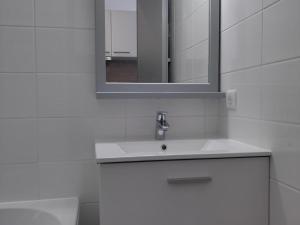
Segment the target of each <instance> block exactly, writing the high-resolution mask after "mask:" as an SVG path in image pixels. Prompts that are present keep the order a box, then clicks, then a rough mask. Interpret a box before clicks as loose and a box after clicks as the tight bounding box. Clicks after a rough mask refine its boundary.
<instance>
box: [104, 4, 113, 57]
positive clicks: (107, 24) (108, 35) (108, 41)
mask: <svg viewBox="0 0 300 225" xmlns="http://www.w3.org/2000/svg"><path fill="white" fill-rule="evenodd" d="M111 55H112V49H111V13H110V10H105V56H107V57H110V56H111Z"/></svg>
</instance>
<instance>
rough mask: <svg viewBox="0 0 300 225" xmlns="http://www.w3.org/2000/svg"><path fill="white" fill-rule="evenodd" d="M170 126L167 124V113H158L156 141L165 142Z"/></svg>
mask: <svg viewBox="0 0 300 225" xmlns="http://www.w3.org/2000/svg"><path fill="white" fill-rule="evenodd" d="M169 127H170V125H169V123H168V122H167V113H166V112H158V113H157V115H156V129H155V139H156V140H165V138H166V132H167V131H168V129H169Z"/></svg>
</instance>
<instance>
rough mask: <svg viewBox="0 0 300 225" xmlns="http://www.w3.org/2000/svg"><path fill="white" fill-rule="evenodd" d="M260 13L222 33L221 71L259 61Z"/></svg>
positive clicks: (247, 65) (257, 63) (252, 64)
mask: <svg viewBox="0 0 300 225" xmlns="http://www.w3.org/2000/svg"><path fill="white" fill-rule="evenodd" d="M261 35H262V14H261V13H259V14H257V15H255V16H253V17H250V18H248V19H247V20H245V21H243V22H242V23H240V24H238V25H236V26H234V27H232V28H231V29H228V30H226V31H225V32H223V33H222V43H221V47H222V49H221V71H222V73H225V72H230V71H233V70H238V69H243V68H247V67H252V66H256V65H259V64H260V63H261Z"/></svg>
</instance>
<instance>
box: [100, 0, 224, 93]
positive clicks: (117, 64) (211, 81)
mask: <svg viewBox="0 0 300 225" xmlns="http://www.w3.org/2000/svg"><path fill="white" fill-rule="evenodd" d="M219 20H220V0H96V56H97V57H96V67H97V94H98V95H99V96H100V97H101V96H104V97H105V96H107V97H109V96H120V97H124V96H133V97H139V96H155V95H157V96H161V97H164V96H183V95H186V96H195V95H198V94H216V93H218V92H219V57H220V56H219V55H220V54H219V49H220V43H219V42H220V22H219Z"/></svg>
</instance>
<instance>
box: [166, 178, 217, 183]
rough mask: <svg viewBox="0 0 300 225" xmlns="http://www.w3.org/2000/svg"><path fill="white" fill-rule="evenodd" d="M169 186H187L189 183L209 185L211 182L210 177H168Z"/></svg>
mask: <svg viewBox="0 0 300 225" xmlns="http://www.w3.org/2000/svg"><path fill="white" fill-rule="evenodd" d="M167 181H168V183H169V184H189V183H209V182H211V181H212V178H211V177H210V176H203V177H169V178H167Z"/></svg>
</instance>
